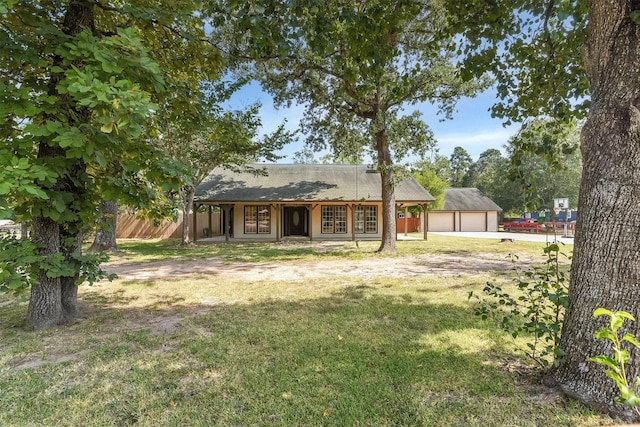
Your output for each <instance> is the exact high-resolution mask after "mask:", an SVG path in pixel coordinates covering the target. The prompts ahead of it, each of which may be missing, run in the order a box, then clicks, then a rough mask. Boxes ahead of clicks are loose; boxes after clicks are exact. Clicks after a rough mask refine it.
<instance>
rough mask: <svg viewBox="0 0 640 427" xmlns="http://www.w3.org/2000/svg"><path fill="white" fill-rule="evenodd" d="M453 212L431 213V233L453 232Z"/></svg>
mask: <svg viewBox="0 0 640 427" xmlns="http://www.w3.org/2000/svg"><path fill="white" fill-rule="evenodd" d="M453 219H454V213H453V212H429V231H453V224H454V222H453Z"/></svg>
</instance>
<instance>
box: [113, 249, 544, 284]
mask: <svg viewBox="0 0 640 427" xmlns="http://www.w3.org/2000/svg"><path fill="white" fill-rule="evenodd" d="M528 261H532V260H526V259H522V258H521V259H520V261H519V266H520V267H524V266H525V265H524V264H526V263H527V262H528ZM104 267H105V270H106V271H107V272H109V273H116V274H117V275H118V276H119V277H120V278H121V279H125V280H154V279H170V278H173V277H175V278H185V277H189V276H202V275H212V276H216V277H218V278H221V279H226V280H246V281H256V280H303V279H304V280H308V279H314V278H321V277H327V276H358V277H360V278H375V277H381V276H382V277H415V276H423V275H428V274H437V275H453V274H469V275H476V274H482V273H485V272H490V271H508V270H512V269H513V264H512V263H511V261H510V260H509V259H507V258H505V257H504V255H501V254H491V253H477V254H474V256H473V257H469V255H468V254H459V255H457V254H449V255H431V254H424V255H417V256H416V255H413V256H406V257H398V256H394V257H385V256H380V255H372V256H370V257H367V258H364V259H360V260H350V259H337V260H336V259H331V260H313V261H309V260H303V261H300V260H293V261H276V262H257V263H247V262H240V263H232V264H227V263H225V262H224V261H223V260H222V259H221V258H220V257H211V258H200V259H189V260H180V259H177V260H165V261H151V262H145V263H121V262H111V263H108V264H106V265H105V266H104Z"/></svg>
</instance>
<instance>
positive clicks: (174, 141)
mask: <svg viewBox="0 0 640 427" xmlns="http://www.w3.org/2000/svg"><path fill="white" fill-rule="evenodd" d="M258 110H259V105H253V106H252V107H250V108H249V109H247V110H246V111H222V110H221V109H220V107H219V106H217V105H214V106H212V107H211V111H210V112H209V113H208V115H207V117H206V122H205V123H203V125H202V129H199V130H197V131H194V130H193V129H192V128H190V127H186V128H185V127H183V126H181V125H179V124H171V125H169V126H166V128H165V133H164V134H163V135H162V136H163V138H162V141H163V142H162V143H163V144H164V145H165V146H166V148H167V150H168V151H169V153H171V155H172V156H173V157H175V158H178V159H180V162H181V164H182V165H183V167H184V174H185V175H184V177H183V178H184V182H183V185H182V187H181V188H180V190H179V192H178V193H179V195H180V199H181V202H182V203H181V205H182V218H183V221H182V241H181V244H182V245H183V246H186V245H189V244H190V243H191V241H190V238H189V221H188V220H187V219H188V218H189V214H190V212H191V206H193V199H194V196H195V192H196V188H197V187H198V185H199V184H200V183H201V182H202V181H203V180H204V179H205V178H206V177H207V175H208V174H209V172H211V170H212V169H214V168H216V167H225V168H230V169H235V170H245V171H246V170H250V169H252V168H251V167H250V166H249V165H247V163H249V162H251V161H257V160H259V159H261V158H263V159H267V160H270V161H275V160H276V159H277V156H276V155H275V154H274V151H275V150H277V149H279V148H281V146H282V145H283V144H284V143H287V142H289V141H291V139H292V138H293V134H292V133H290V132H287V131H285V129H284V125H281V126H280V127H279V128H278V129H277V130H276V131H275V132H273V133H272V134H271V135H264V136H263V137H262V138H260V139H259V138H257V134H258V131H259V129H260V126H261V121H260V119H259V117H258ZM255 171H256V173H258V172H259V171H258V170H255ZM194 232H195V231H194Z"/></svg>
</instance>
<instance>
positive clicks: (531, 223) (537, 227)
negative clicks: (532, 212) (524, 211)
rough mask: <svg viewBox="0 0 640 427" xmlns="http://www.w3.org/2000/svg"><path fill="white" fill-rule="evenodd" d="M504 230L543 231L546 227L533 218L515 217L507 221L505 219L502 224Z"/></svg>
mask: <svg viewBox="0 0 640 427" xmlns="http://www.w3.org/2000/svg"><path fill="white" fill-rule="evenodd" d="M502 227H503V228H504V231H507V232H511V231H526V232H529V233H538V232H545V231H547V228H546V227H545V226H544V225H543V224H538V221H536V220H535V219H533V218H516V219H512V220H509V221H505V222H504V224H503V226H502Z"/></svg>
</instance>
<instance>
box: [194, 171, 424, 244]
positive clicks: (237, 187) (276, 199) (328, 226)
mask: <svg viewBox="0 0 640 427" xmlns="http://www.w3.org/2000/svg"><path fill="white" fill-rule="evenodd" d="M253 167H254V168H255V169H257V170H259V171H261V173H251V172H242V173H238V172H232V171H229V170H225V169H222V168H217V169H214V170H213V171H212V172H211V173H210V174H209V176H208V177H207V178H205V180H204V181H203V182H202V183H201V184H200V185H199V186H198V188H197V189H196V193H195V199H194V211H195V210H197V209H198V208H199V207H201V206H209V212H211V211H212V209H211V207H213V206H215V207H218V208H220V211H221V215H220V218H219V221H220V222H221V227H220V229H221V230H223V232H222V233H221V234H222V235H224V236H225V239H226V240H228V239H230V238H233V239H234V240H240V241H241V240H272V241H273V240H275V241H279V240H281V239H283V238H288V237H301V238H305V239H309V240H380V239H381V238H382V195H381V179H380V174H379V173H377V172H376V171H375V170H371V169H370V168H368V167H367V166H364V165H317V164H313V165H309V164H256V165H253ZM395 197H396V205H397V207H398V208H400V207H403V206H426V205H427V204H428V203H429V202H432V201H433V200H434V198H433V196H431V194H429V192H427V191H426V190H425V189H424V188H422V186H420V184H418V183H417V182H416V181H415V180H414V179H413V178H410V177H408V178H406V179H404V180H403V181H402V182H400V183H399V184H397V185H396V188H395ZM210 222H211V219H210ZM210 228H211V227H210ZM213 228H217V227H213ZM194 229H198V225H197V224H194ZM424 229H425V230H426V227H425V228H424Z"/></svg>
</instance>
